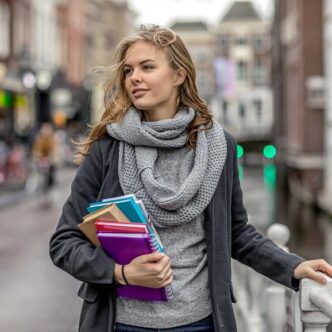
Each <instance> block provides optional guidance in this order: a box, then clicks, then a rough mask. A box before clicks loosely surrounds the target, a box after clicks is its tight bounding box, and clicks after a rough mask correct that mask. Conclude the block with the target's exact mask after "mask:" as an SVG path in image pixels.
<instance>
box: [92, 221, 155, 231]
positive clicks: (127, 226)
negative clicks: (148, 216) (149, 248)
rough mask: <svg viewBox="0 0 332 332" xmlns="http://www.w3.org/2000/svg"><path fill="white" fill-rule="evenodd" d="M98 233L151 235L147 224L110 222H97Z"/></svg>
mask: <svg viewBox="0 0 332 332" xmlns="http://www.w3.org/2000/svg"><path fill="white" fill-rule="evenodd" d="M95 226H96V231H97V232H105V233H141V234H147V233H149V230H148V227H147V225H146V224H143V223H141V222H130V223H127V222H120V221H108V220H96V222H95Z"/></svg>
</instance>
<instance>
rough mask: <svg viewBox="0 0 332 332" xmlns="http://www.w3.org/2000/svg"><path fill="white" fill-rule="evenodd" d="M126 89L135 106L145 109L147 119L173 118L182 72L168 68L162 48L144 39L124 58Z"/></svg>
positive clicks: (183, 76)
mask: <svg viewBox="0 0 332 332" xmlns="http://www.w3.org/2000/svg"><path fill="white" fill-rule="evenodd" d="M123 70H124V74H125V89H126V92H127V93H128V96H129V98H130V100H131V101H132V103H133V104H134V106H135V107H136V108H137V109H139V110H141V111H144V115H145V118H146V120H148V121H156V120H162V119H169V118H172V117H174V115H175V113H176V111H177V109H176V100H177V95H178V86H179V85H181V84H182V83H183V81H184V78H185V75H184V73H183V72H182V71H179V70H174V69H173V68H171V67H170V64H169V60H168V58H167V55H166V53H165V51H163V50H162V49H159V48H157V47H155V46H154V45H152V44H150V43H146V42H143V41H142V42H141V41H140V42H136V43H135V44H133V45H132V46H131V47H129V48H128V50H127V52H126V56H125V61H124V67H123Z"/></svg>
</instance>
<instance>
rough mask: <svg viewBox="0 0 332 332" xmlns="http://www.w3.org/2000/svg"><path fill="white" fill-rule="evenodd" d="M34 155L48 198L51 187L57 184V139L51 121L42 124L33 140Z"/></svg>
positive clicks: (43, 188)
mask: <svg viewBox="0 0 332 332" xmlns="http://www.w3.org/2000/svg"><path fill="white" fill-rule="evenodd" d="M32 155H33V159H34V161H35V164H36V167H37V170H38V171H39V172H40V174H42V176H43V181H42V182H43V183H42V192H43V194H44V198H45V200H47V199H49V196H48V194H49V192H50V189H51V188H52V187H53V185H54V184H55V171H56V157H57V141H56V137H55V134H54V129H53V126H52V124H51V123H48V122H45V123H43V124H42V125H41V127H40V129H39V131H38V133H37V135H36V137H35V139H34V142H33V146H32ZM47 203H49V201H47Z"/></svg>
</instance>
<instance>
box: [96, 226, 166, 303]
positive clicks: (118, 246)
mask: <svg viewBox="0 0 332 332" xmlns="http://www.w3.org/2000/svg"><path fill="white" fill-rule="evenodd" d="M97 237H98V239H99V241H100V243H101V246H102V247H103V249H104V250H105V251H106V253H107V254H108V255H109V256H110V257H112V258H113V259H114V260H115V262H116V263H118V264H121V265H123V264H128V263H130V262H131V261H132V260H133V259H134V258H135V257H137V256H141V255H146V254H150V253H152V252H154V251H156V249H155V245H154V242H153V241H152V239H151V235H150V234H133V233H132V234H130V233H106V232H99V233H98V234H97ZM117 295H118V296H121V297H125V298H128V299H135V300H145V301H167V300H168V299H170V298H171V296H172V288H171V287H170V286H166V287H163V288H149V287H142V286H131V285H129V286H122V287H118V288H117Z"/></svg>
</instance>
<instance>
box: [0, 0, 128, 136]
mask: <svg viewBox="0 0 332 332" xmlns="http://www.w3.org/2000/svg"><path fill="white" fill-rule="evenodd" d="M131 21H132V20H131V11H130V10H129V8H128V6H127V0H91V1H88V0H43V1H40V0H0V138H4V137H12V136H24V135H27V134H28V133H29V132H31V130H32V129H34V128H36V127H38V126H39V124H40V123H42V122H46V121H53V122H54V123H55V124H56V125H57V126H66V125H68V124H71V123H76V124H77V123H78V125H79V126H81V127H85V126H86V123H87V122H90V121H91V119H93V118H94V116H93V115H92V116H91V104H90V100H91V94H94V93H93V90H94V88H95V84H94V82H92V81H91V80H90V77H89V75H88V73H89V71H90V70H91V69H92V68H94V67H96V66H98V65H106V64H107V63H109V59H110V57H111V53H112V51H113V49H114V47H115V44H116V43H117V42H118V40H119V39H120V38H121V37H123V35H124V34H126V33H127V32H128V31H130V30H131V29H132V24H131ZM92 109H93V107H92ZM92 113H93V110H92Z"/></svg>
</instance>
